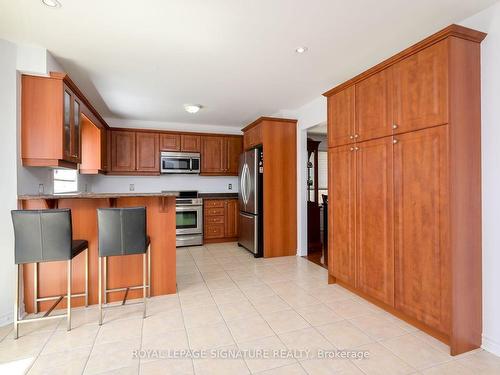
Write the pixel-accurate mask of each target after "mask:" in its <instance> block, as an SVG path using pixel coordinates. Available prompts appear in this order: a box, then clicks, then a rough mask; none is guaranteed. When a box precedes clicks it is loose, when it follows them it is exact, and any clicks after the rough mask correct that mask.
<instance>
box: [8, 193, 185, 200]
mask: <svg viewBox="0 0 500 375" xmlns="http://www.w3.org/2000/svg"><path fill="white" fill-rule="evenodd" d="M178 195H179V192H178V191H167V192H161V193H76V194H42V195H18V196H17V199H20V200H32V199H81V198H85V199H99V198H130V197H177V196H178Z"/></svg>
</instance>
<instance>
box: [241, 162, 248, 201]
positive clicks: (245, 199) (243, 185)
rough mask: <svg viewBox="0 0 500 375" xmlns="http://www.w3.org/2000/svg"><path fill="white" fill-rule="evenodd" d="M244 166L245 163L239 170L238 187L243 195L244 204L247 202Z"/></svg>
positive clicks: (245, 166)
mask: <svg viewBox="0 0 500 375" xmlns="http://www.w3.org/2000/svg"><path fill="white" fill-rule="evenodd" d="M246 168H247V165H246V164H243V170H242V172H241V180H240V185H241V186H240V189H241V195H242V197H243V203H244V204H245V205H246V204H247V198H246V191H245V186H246V183H245V179H246Z"/></svg>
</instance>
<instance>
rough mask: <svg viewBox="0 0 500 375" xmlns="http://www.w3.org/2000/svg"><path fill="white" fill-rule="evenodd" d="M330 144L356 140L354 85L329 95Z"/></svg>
mask: <svg viewBox="0 0 500 375" xmlns="http://www.w3.org/2000/svg"><path fill="white" fill-rule="evenodd" d="M328 126H329V128H328V145H329V146H330V147H333V146H340V145H345V144H348V143H352V142H354V137H355V128H354V87H353V86H351V87H349V88H347V89H345V90H343V91H340V92H338V93H336V94H334V95H332V96H330V97H328Z"/></svg>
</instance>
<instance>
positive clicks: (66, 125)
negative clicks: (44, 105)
mask: <svg viewBox="0 0 500 375" xmlns="http://www.w3.org/2000/svg"><path fill="white" fill-rule="evenodd" d="M71 96H72V94H71V92H70V91H68V89H65V90H64V99H63V112H64V113H63V153H64V155H63V157H64V159H65V160H68V161H70V160H71Z"/></svg>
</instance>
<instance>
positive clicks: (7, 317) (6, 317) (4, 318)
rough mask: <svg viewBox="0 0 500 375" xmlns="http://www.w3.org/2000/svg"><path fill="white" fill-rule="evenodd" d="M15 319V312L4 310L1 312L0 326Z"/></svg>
mask: <svg viewBox="0 0 500 375" xmlns="http://www.w3.org/2000/svg"><path fill="white" fill-rule="evenodd" d="M13 321H14V315H13V312H12V311H11V312H4V313H2V314H0V327H3V326H6V325H7V324H11V323H12V322H13Z"/></svg>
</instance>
